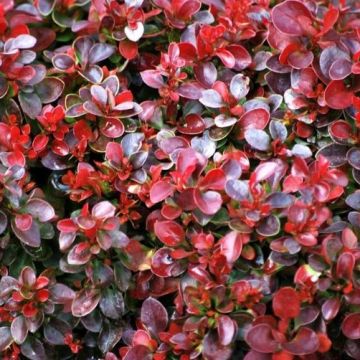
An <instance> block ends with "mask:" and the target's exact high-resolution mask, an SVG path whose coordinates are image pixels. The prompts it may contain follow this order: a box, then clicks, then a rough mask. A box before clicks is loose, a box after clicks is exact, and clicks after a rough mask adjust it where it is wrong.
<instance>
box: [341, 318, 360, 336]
mask: <svg viewBox="0 0 360 360" xmlns="http://www.w3.org/2000/svg"><path fill="white" fill-rule="evenodd" d="M341 330H342V332H343V333H344V335H345V336H346V337H347V338H349V339H352V340H356V339H360V313H353V314H349V315H347V316H346V317H345V319H344V321H343V323H342V325H341Z"/></svg>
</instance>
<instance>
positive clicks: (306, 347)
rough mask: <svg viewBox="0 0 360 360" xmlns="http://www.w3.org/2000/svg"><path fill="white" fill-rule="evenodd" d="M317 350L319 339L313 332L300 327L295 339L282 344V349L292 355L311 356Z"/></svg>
mask: <svg viewBox="0 0 360 360" xmlns="http://www.w3.org/2000/svg"><path fill="white" fill-rule="evenodd" d="M318 348H319V339H318V337H317V335H316V333H315V331H313V330H311V329H309V328H307V327H302V328H301V329H300V330H299V331H298V333H297V334H296V336H295V338H294V339H292V340H291V341H290V342H288V343H285V344H283V349H284V350H286V351H288V352H289V353H290V354H293V355H298V356H300V355H308V354H313V353H315V352H316V351H317V349H318Z"/></svg>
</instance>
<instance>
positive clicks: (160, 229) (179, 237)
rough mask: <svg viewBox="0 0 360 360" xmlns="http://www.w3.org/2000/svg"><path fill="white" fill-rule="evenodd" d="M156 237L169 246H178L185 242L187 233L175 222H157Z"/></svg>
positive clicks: (155, 226)
mask: <svg viewBox="0 0 360 360" xmlns="http://www.w3.org/2000/svg"><path fill="white" fill-rule="evenodd" d="M154 232H155V235H156V236H157V237H158V238H159V240H160V241H161V242H162V243H164V244H165V245H167V246H178V245H180V244H181V243H182V242H183V241H184V240H185V231H184V229H183V228H182V226H181V225H179V224H178V223H177V222H175V221H171V220H166V221H157V222H156V223H155V225H154Z"/></svg>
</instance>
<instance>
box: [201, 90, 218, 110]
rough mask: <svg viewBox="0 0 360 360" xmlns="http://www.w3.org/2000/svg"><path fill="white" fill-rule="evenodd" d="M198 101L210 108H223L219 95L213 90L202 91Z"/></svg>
mask: <svg viewBox="0 0 360 360" xmlns="http://www.w3.org/2000/svg"><path fill="white" fill-rule="evenodd" d="M199 101H200V102H201V103H202V104H203V105H205V106H207V107H210V108H221V107H222V106H224V102H223V100H222V98H221V96H220V94H219V93H218V92H217V91H215V90H213V89H209V90H204V91H203V92H202V94H201V97H200V99H199Z"/></svg>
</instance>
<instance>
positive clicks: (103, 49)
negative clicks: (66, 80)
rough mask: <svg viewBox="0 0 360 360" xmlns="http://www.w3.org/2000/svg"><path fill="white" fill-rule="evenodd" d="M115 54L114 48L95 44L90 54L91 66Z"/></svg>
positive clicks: (103, 44)
mask: <svg viewBox="0 0 360 360" xmlns="http://www.w3.org/2000/svg"><path fill="white" fill-rule="evenodd" d="M114 52H115V48H114V46H111V45H109V44H105V43H99V44H95V45H94V46H93V47H92V48H91V49H90V52H89V64H91V65H94V64H96V63H98V62H100V61H103V60H105V59H107V58H108V57H110V56H111V55H112V54H113V53H114Z"/></svg>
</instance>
